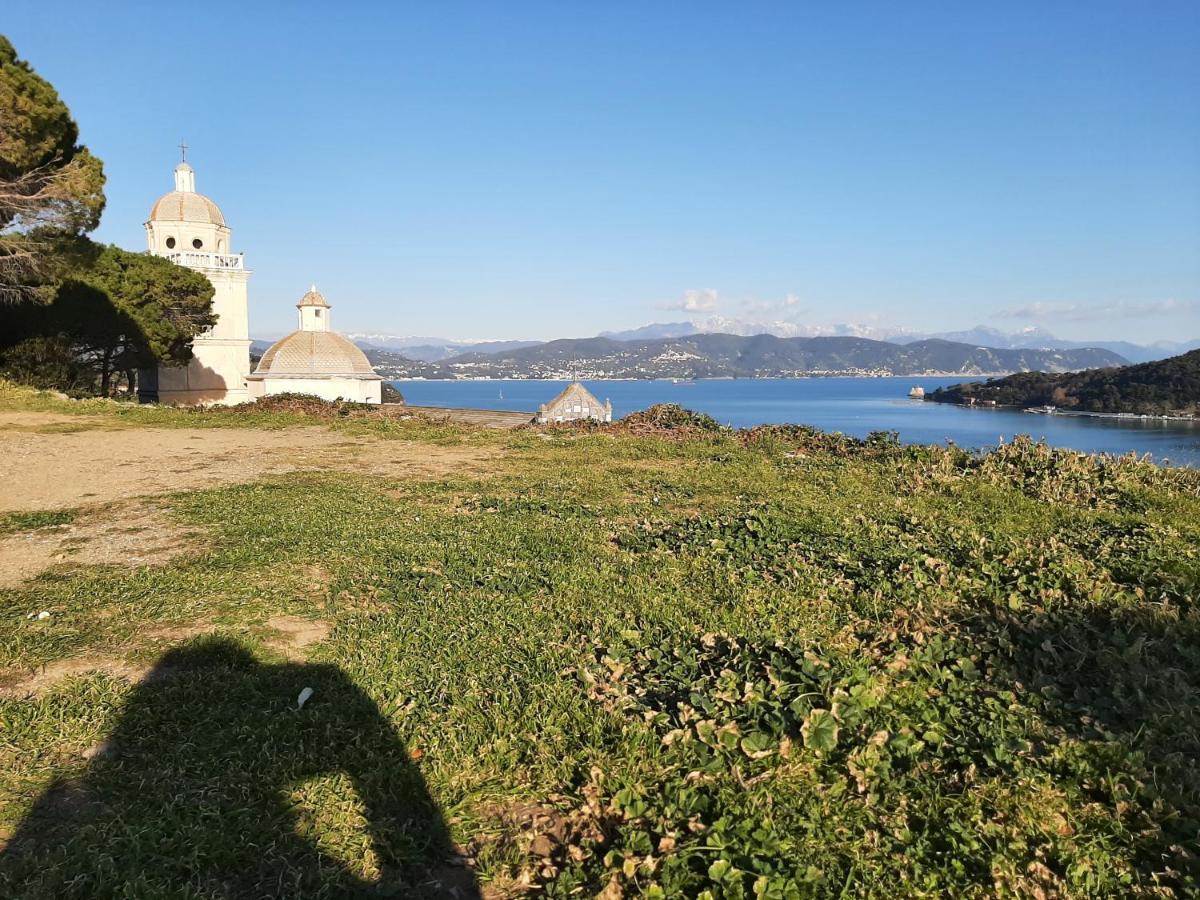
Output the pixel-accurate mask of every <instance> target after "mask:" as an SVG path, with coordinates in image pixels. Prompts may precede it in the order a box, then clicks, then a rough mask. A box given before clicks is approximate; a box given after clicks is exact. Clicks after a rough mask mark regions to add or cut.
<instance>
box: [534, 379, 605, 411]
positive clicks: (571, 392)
mask: <svg viewBox="0 0 1200 900" xmlns="http://www.w3.org/2000/svg"><path fill="white" fill-rule="evenodd" d="M570 398H578V399H579V400H581V401H583V402H585V403H587V404H588V405H589V406H595V407H598V408H600V409H603V408H604V404H603V403H601V402H600V401H599V400H597V399H596V397H595V395H594V394H592V392H591V391H589V390H588V389H587V388H585V387H584V386H583V385H582V384H580V383H579V382H578V381H574V382H572V383H571V384H568V385H567V386H566V387H565V388H563V389H562V390H561V391H559V392H558V395H557V396H556V397H555V398H554V399H553V400H551V401H550V402H549V403H547V404H546V408H547V409H549V408H550V407H552V406H555V405H557V404H559V403H561V402H563V401H564V400H567V399H570Z"/></svg>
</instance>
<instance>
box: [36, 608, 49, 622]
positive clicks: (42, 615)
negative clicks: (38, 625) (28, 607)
mask: <svg viewBox="0 0 1200 900" xmlns="http://www.w3.org/2000/svg"><path fill="white" fill-rule="evenodd" d="M48 618H50V611H49V610H47V609H43V610H42V611H41V612H40V613H38V621H39V622H41V621H42V620H44V619H48Z"/></svg>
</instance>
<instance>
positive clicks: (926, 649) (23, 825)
mask: <svg viewBox="0 0 1200 900" xmlns="http://www.w3.org/2000/svg"><path fill="white" fill-rule="evenodd" d="M116 415H120V416H122V417H125V416H129V415H133V414H132V413H129V412H126V411H125V410H124V409H122V410H121V411H120V412H119V413H116ZM137 415H147V416H149V419H148V420H146V421H144V422H143V420H141V419H137V420H136V423H135V424H162V420H161V419H158V418H155V417H161V418H162V419H169V418H170V417H171V416H177V417H179V418H181V419H183V418H186V419H188V420H189V421H191V420H194V418H203V416H194V415H193V414H187V413H171V412H169V411H153V412H152V413H144V414H143V413H138V414H137ZM219 415H220V414H213V418H214V419H215V418H217V417H219ZM248 421H249V422H253V423H255V424H259V423H258V421H257V420H256V419H253V418H251V419H250V420H248ZM292 423H293V420H288V421H287V422H285V423H284V426H286V425H288V424H292ZM334 427H346V428H364V429H369V430H373V431H374V430H376V429H378V430H379V431H380V432H381V433H384V434H386V435H387V436H391V437H399V438H405V439H412V440H422V441H427V442H430V443H431V445H432V444H433V443H436V442H437V441H440V440H445V439H446V434H445V433H441V432H435V431H430V430H429V429H428V426H425V425H422V424H420V423H371V422H366V423H362V422H356V421H354V420H352V421H350V422H348V423H335V424H334ZM454 435H455V437H454V438H453V439H454V440H460V439H461V440H480V441H490V442H495V443H497V444H501V445H503V446H504V447H505V448H506V449H507V451H508V453H507V455H506V457H505V459H506V460H507V463H506V465H507V468H506V469H505V470H504V471H503V472H502V473H501V474H500V475H498V476H495V477H491V478H488V479H486V480H471V479H468V478H460V479H450V480H446V481H394V482H389V481H379V480H368V479H364V478H359V477H355V476H349V475H329V474H321V475H316V474H305V475H292V476H288V477H285V478H276V479H269V480H266V481H261V482H257V483H252V484H246V485H240V486H235V487H226V488H220V489H216V490H206V491H198V492H194V493H188V494H182V495H178V496H175V497H173V498H170V499H169V501H168V505H169V509H170V510H171V514H172V515H174V516H175V517H177V518H178V519H179V520H180V521H182V522H184V523H187V524H190V525H194V526H199V527H201V528H203V529H204V530H205V531H206V532H207V534H208V535H209V538H208V540H207V542H206V543H205V544H204V546H203V548H202V550H200V551H199V552H197V553H195V554H193V555H190V556H187V557H184V558H180V559H177V560H175V561H173V562H172V563H171V564H170V565H168V566H165V567H162V568H157V569H140V570H132V571H129V570H116V569H100V568H97V569H91V570H84V571H81V572H76V573H74V574H70V575H55V574H48V575H46V576H43V577H42V578H40V579H39V580H37V581H35V582H33V583H31V584H29V585H27V586H25V587H24V588H22V589H20V590H12V591H8V592H0V620H2V621H4V622H7V623H10V627H6V628H5V629H3V630H0V667H7V668H9V669H10V670H11V669H14V668H21V669H36V668H37V667H39V666H41V665H43V664H47V663H53V662H54V661H55V660H58V659H62V658H66V657H70V656H76V655H80V654H87V653H91V654H95V655H97V656H103V657H114V656H116V657H121V658H125V659H128V660H130V661H133V662H144V661H149V660H153V659H155V658H156V657H157V656H158V655H159V654H162V653H163V652H164V651H165V652H166V653H167V657H166V658H165V659H164V660H163V661H162V662H161V663H160V668H161V669H162V670H163V672H164V674H163V676H162V677H160V678H155V679H151V680H149V681H146V682H143V683H142V684H141V685H140V686H138V687H131V686H130V685H129V684H128V683H127V682H124V681H121V680H119V679H115V678H111V677H107V676H104V675H92V676H82V677H75V678H69V679H65V680H63V681H62V682H60V683H59V684H58V685H57V686H56V687H55V688H54V689H52V690H51V691H50V692H49V693H46V694H44V695H42V696H40V697H38V698H36V699H29V700H7V701H2V700H0V828H7V829H8V831H9V832H10V833H15V835H16V837H15V839H14V841H13V844H12V847H11V848H10V850H9V851H8V853H6V854H4V855H0V895H4V896H20V897H31V898H37V897H56V898H57V897H105V896H113V897H116V896H122V897H124V896H180V897H215V896H248V897H249V896H254V897H257V896H276V895H281V894H282V895H286V894H293V895H302V896H316V897H319V896H329V897H335V896H346V895H347V894H358V893H363V894H365V893H369V892H370V891H372V890H374V884H375V882H376V881H380V880H381V882H382V884H384V885H390V886H394V887H396V890H397V891H398V892H399V893H400V895H414V894H420V893H421V892H422V891H428V892H430V893H436V892H437V891H438V890H439V885H441V889H443V890H444V888H445V885H446V884H447V883H448V882H447V878H449V876H448V875H447V874H446V873H447V872H448V871H452V870H450V869H447V868H446V867H444V866H443V865H442V863H443V861H444V860H445V858H446V857H447V856H448V855H449V852H450V851H449V848H450V845H451V843H456V844H457V845H459V847H460V848H461V850H462V852H465V853H468V854H469V855H470V856H472V857H473V858H474V859H475V861H476V868H475V879H476V880H477V881H478V882H479V883H480V884H481V885H486V886H489V887H490V888H491V889H493V890H496V891H499V892H503V891H505V890H515V888H514V887H513V886H514V885H516V884H518V883H519V882H520V881H521V879H522V877H523V879H524V882H527V883H532V884H534V885H536V886H537V887H538V888H539V889H540V890H541V891H543V892H544V893H545V894H546V895H548V896H567V895H572V896H592V895H595V894H597V893H599V892H600V891H601V890H602V889H605V888H606V887H607V886H609V885H613V884H615V885H619V886H620V888H621V890H622V891H624V893H625V895H626V896H630V895H647V896H698V895H703V894H704V892H706V891H707V892H708V895H709V896H711V897H712V898H718V897H802V896H841V895H850V896H889V897H891V896H898V895H899V896H912V895H931V896H956V897H957V896H992V895H995V894H1001V895H1013V896H1029V895H1039V894H1041V895H1045V896H1051V895H1056V894H1057V895H1062V896H1075V897H1091V896H1129V895H1137V894H1155V895H1168V896H1169V895H1171V894H1172V893H1173V894H1174V895H1177V896H1194V895H1196V893H1197V891H1200V870H1198V868H1197V866H1198V863H1197V847H1198V846H1200V841H1198V836H1200V763H1198V762H1197V760H1200V694H1198V691H1200V640H1198V638H1200V614H1198V612H1197V607H1196V597H1197V596H1198V595H1200V525H1198V524H1197V523H1200V480H1198V479H1197V475H1196V473H1194V472H1188V471H1182V470H1162V469H1157V468H1155V467H1153V466H1149V465H1147V464H1144V463H1138V462H1135V461H1131V460H1108V461H1104V462H1100V463H1098V462H1096V461H1095V460H1092V459H1089V458H1086V457H1079V456H1076V455H1073V454H1065V453H1054V452H1050V451H1047V450H1045V449H1044V448H1039V447H1037V446H1033V445H1027V444H1020V443H1019V444H1017V445H1015V446H1012V447H1008V448H1005V449H1003V450H1001V451H998V452H997V453H995V454H992V455H991V456H989V457H986V458H984V459H982V460H980V459H977V458H974V457H971V456H969V455H968V454H963V453H961V452H957V451H941V450H935V449H925V448H898V447H895V446H891V445H889V444H887V443H886V442H882V443H876V444H875V445H873V446H865V445H859V444H856V443H854V442H850V441H843V440H838V439H835V438H827V437H821V436H813V435H811V434H808V433H800V432H788V431H786V430H781V431H771V432H762V433H760V434H758V435H757V436H756V439H755V440H750V441H748V440H743V439H740V438H739V436H738V435H733V434H728V433H709V434H698V435H693V436H692V437H690V438H687V439H683V440H668V439H665V438H662V439H660V438H656V437H630V436H617V437H613V436H609V435H605V434H594V435H572V434H569V433H565V434H556V435H555V436H553V437H551V438H550V439H546V438H542V437H539V436H538V435H537V434H536V433H532V432H517V433H511V434H496V433H488V434H486V435H482V436H479V435H476V434H475V433H473V432H470V431H468V430H461V431H455V432H454ZM431 452H436V451H435V450H432V449H431ZM26 527H33V526H32V525H27V526H26ZM314 565H316V566H319V567H320V571H319V572H315V571H314V570H313V569H312V568H311V567H312V566H314ZM30 609H47V610H51V611H52V612H53V613H54V615H53V617H52V618H51V619H50V620H49V621H43V622H39V621H36V620H27V619H25V617H24V616H25V613H26V611H28V610H30ZM275 614H290V615H296V616H302V617H312V618H321V619H324V620H326V621H328V622H329V623H330V624H331V625H332V626H333V630H332V632H331V634H330V637H329V638H328V640H327V641H326V642H324V643H323V644H321V645H319V646H318V647H317V648H316V649H315V652H313V653H312V654H310V658H309V659H308V661H307V662H305V663H300V662H296V661H294V660H293V661H288V660H286V659H284V657H283V656H282V654H281V653H280V652H279V651H278V650H273V649H272V648H271V647H270V646H269V645H268V644H267V643H264V641H263V640H262V637H263V635H264V634H265V632H264V631H263V626H264V623H265V621H266V620H267V618H268V617H270V616H271V615H275ZM198 621H200V622H211V623H214V624H215V626H216V628H217V632H216V634H215V635H213V636H209V637H202V638H193V639H191V640H185V641H182V642H179V641H164V640H163V639H161V638H155V637H153V635H154V634H155V633H156V632H155V629H160V628H162V627H163V626H169V625H186V624H187V623H193V622H198ZM158 633H161V632H158ZM306 686H308V687H314V688H315V694H314V696H313V699H312V700H310V701H309V703H308V704H307V705H306V706H305V708H304V709H303V710H302V711H296V709H295V699H296V696H297V694H298V693H299V691H300V690H301V689H302V688H303V687H306ZM106 736H110V737H112V739H113V741H114V742H115V744H116V746H117V748H118V749H117V751H115V752H114V753H112V754H109V755H108V756H103V757H101V758H98V759H95V760H93V761H92V762H90V763H88V762H87V761H85V760H83V759H82V758H81V757H80V755H79V754H80V751H81V750H82V749H83V748H85V747H87V746H89V745H91V744H93V743H95V742H96V741H99V740H102V739H104V738H105V737H106ZM48 790H49V793H47V791H48ZM39 798H40V799H39ZM530 810H535V811H536V812H537V813H538V814H539V815H541V817H542V818H541V819H540V820H538V819H537V816H536V815H531V814H530V813H529V811H530ZM64 811H67V813H68V814H65V815H64V814H63V813H64ZM536 821H541V823H542V824H541V825H536V824H533V825H531V822H536ZM543 832H545V834H543ZM534 851H536V852H534ZM453 871H461V870H453Z"/></svg>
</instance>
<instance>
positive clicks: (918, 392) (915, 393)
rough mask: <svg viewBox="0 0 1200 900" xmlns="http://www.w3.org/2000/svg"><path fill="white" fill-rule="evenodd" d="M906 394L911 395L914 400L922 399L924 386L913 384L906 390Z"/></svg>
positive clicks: (923, 397)
mask: <svg viewBox="0 0 1200 900" xmlns="http://www.w3.org/2000/svg"><path fill="white" fill-rule="evenodd" d="M908 396H910V397H912V398H913V399H914V400H924V399H925V388H923V387H921V386H920V385H919V384H918V385H915V386H914V387H913V389H912V390H911V391H909V392H908Z"/></svg>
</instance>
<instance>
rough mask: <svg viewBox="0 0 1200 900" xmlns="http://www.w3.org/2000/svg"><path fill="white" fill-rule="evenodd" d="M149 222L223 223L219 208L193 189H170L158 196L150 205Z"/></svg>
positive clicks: (223, 218) (223, 219)
mask: <svg viewBox="0 0 1200 900" xmlns="http://www.w3.org/2000/svg"><path fill="white" fill-rule="evenodd" d="M150 221H151V222H201V223H204V224H207V225H224V224H225V217H224V216H223V215H221V208H220V207H219V206H217V204H215V203H213V202H212V201H211V200H209V199H208V198H207V197H205V196H204V195H203V194H197V193H196V192H195V191H171V193H169V194H163V195H162V196H161V197H159V198H158V199H157V200H156V201H155V202H154V205H153V206H152V207H150Z"/></svg>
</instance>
